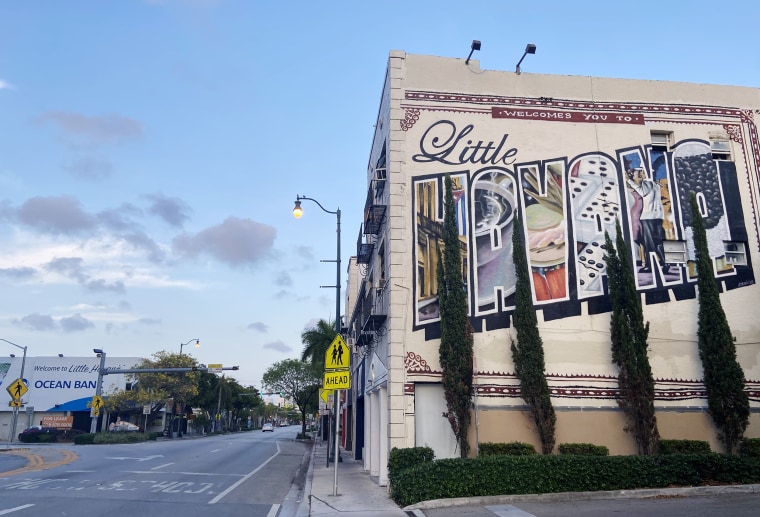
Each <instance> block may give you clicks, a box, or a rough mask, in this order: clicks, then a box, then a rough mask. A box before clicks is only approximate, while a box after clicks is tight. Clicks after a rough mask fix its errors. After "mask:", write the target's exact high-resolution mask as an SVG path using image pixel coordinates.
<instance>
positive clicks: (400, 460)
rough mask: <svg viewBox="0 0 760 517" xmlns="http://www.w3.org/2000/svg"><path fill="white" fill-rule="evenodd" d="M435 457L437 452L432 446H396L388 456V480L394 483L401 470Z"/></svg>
mask: <svg viewBox="0 0 760 517" xmlns="http://www.w3.org/2000/svg"><path fill="white" fill-rule="evenodd" d="M434 459H435V452H433V449H431V448H430V447H410V448H407V449H399V448H398V447H394V448H393V449H391V453H390V455H389V456H388V480H389V481H390V482H391V484H393V483H394V482H395V480H396V479H397V478H398V475H399V473H401V471H403V470H406V469H408V468H410V467H414V466H415V465H419V464H420V463H425V462H430V461H433V460H434Z"/></svg>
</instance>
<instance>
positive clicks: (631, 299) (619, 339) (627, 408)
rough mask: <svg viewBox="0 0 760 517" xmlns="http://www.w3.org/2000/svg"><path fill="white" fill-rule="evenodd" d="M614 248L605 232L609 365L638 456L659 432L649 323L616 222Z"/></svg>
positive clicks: (654, 444)
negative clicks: (614, 372) (609, 312)
mask: <svg viewBox="0 0 760 517" xmlns="http://www.w3.org/2000/svg"><path fill="white" fill-rule="evenodd" d="M615 231H616V232H617V237H616V245H614V246H613V244H612V239H611V238H610V235H609V233H608V232H605V234H604V239H605V244H604V246H605V251H606V253H605V257H604V260H605V262H606V264H607V280H608V285H609V292H610V302H611V304H612V316H611V317H610V341H611V345H610V346H611V349H612V362H613V363H615V364H616V365H617V367H618V389H619V395H618V399H617V401H618V405H619V406H620V408H621V409H622V410H623V412H624V413H625V415H626V417H627V419H628V426H627V427H626V428H625V431H626V432H628V433H631V434H632V435H633V437H634V439H635V440H636V445H637V447H638V450H639V453H640V454H645V455H652V454H655V453H656V452H657V450H658V448H659V443H660V433H659V431H658V430H657V418H656V416H655V411H654V377H653V375H652V368H651V366H650V364H649V357H648V356H647V348H648V344H647V338H648V337H649V322H647V323H646V324H645V323H644V312H643V309H642V307H641V298H640V297H639V294H638V293H637V292H636V282H635V279H634V275H633V262H632V258H631V253H630V251H629V249H628V245H627V244H626V243H625V240H624V239H623V233H622V231H621V229H620V221H616V224H615Z"/></svg>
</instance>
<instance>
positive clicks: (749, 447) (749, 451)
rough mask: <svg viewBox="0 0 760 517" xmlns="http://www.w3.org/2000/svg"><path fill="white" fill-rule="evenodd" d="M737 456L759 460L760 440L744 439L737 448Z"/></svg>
mask: <svg viewBox="0 0 760 517" xmlns="http://www.w3.org/2000/svg"><path fill="white" fill-rule="evenodd" d="M739 454H741V455H742V456H747V457H750V458H760V438H745V439H744V440H742V443H741V445H740V446H739Z"/></svg>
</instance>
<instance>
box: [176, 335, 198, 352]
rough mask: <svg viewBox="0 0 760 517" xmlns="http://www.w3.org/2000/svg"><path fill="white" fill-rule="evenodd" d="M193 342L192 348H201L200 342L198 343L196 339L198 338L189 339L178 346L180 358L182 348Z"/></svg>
mask: <svg viewBox="0 0 760 517" xmlns="http://www.w3.org/2000/svg"><path fill="white" fill-rule="evenodd" d="M193 341H195V345H194V346H195V348H200V347H201V341H200V339H198V338H194V339H191V340H190V341H188V342H187V343H180V344H179V355H180V356H182V347H184V346H187V345H189V344H190V343H192V342H193Z"/></svg>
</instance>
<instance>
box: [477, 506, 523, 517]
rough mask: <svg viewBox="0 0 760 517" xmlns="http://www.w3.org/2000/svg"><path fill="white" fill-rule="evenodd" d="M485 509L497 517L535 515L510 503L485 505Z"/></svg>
mask: <svg viewBox="0 0 760 517" xmlns="http://www.w3.org/2000/svg"><path fill="white" fill-rule="evenodd" d="M485 508H486V510H489V511H491V512H493V513H495V514H496V515H498V516H499V517H536V516H535V515H533V514H532V513H528V512H526V511H523V510H520V509H519V508H517V507H515V506H512V505H511V504H500V505H498V506H486V507H485Z"/></svg>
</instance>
